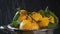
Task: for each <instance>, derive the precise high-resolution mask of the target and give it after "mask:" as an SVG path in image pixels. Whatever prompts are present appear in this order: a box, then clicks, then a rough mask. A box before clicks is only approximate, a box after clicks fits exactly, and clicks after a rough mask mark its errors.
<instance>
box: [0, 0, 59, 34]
mask: <svg viewBox="0 0 60 34" xmlns="http://www.w3.org/2000/svg"><path fill="white" fill-rule="evenodd" d="M46 6H48V7H49V9H50V10H51V11H53V12H54V13H55V14H56V15H57V16H58V17H59V19H60V15H59V14H60V13H59V12H60V1H59V0H0V26H1V25H7V24H10V23H11V21H12V18H13V16H14V15H15V13H16V8H18V7H19V8H20V9H25V10H27V11H38V10H40V9H45V8H46ZM59 26H60V23H59V24H58V28H57V29H55V30H54V34H59V33H60V32H59V31H60V27H59ZM0 34H7V33H5V32H2V31H1V30H0Z"/></svg>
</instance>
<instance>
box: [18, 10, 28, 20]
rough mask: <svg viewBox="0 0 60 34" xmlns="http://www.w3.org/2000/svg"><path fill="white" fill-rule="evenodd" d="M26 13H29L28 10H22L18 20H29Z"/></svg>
mask: <svg viewBox="0 0 60 34" xmlns="http://www.w3.org/2000/svg"><path fill="white" fill-rule="evenodd" d="M25 12H27V11H26V10H20V16H19V17H18V20H19V21H20V20H25V19H26V18H27V13H26V14H24V13H25Z"/></svg>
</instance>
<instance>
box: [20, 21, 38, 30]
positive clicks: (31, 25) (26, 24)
mask: <svg viewBox="0 0 60 34" xmlns="http://www.w3.org/2000/svg"><path fill="white" fill-rule="evenodd" d="M19 29H21V30H38V29H39V26H38V24H37V23H35V22H31V21H29V20H24V21H23V22H22V23H21V24H20V28H19Z"/></svg>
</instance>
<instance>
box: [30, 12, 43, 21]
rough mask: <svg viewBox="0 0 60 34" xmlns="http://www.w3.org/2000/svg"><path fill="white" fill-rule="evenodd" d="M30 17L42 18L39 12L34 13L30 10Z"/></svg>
mask: <svg viewBox="0 0 60 34" xmlns="http://www.w3.org/2000/svg"><path fill="white" fill-rule="evenodd" d="M31 17H32V18H33V19H34V20H36V21H38V20H40V19H42V15H41V14H40V13H36V12H32V15H31Z"/></svg>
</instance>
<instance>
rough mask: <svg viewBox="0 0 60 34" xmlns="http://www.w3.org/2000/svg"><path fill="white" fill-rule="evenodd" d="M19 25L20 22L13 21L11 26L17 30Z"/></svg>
mask: <svg viewBox="0 0 60 34" xmlns="http://www.w3.org/2000/svg"><path fill="white" fill-rule="evenodd" d="M20 23H21V22H20V21H19V22H18V21H13V22H12V26H13V27H15V28H19V25H20Z"/></svg>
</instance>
